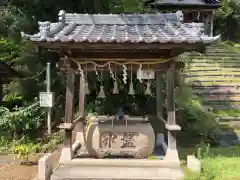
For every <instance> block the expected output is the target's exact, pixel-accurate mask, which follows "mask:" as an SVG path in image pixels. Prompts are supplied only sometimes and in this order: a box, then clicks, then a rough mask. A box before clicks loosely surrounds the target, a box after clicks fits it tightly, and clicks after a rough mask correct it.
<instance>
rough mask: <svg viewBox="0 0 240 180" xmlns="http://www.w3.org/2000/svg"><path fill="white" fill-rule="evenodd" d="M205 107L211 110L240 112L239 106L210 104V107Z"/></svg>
mask: <svg viewBox="0 0 240 180" xmlns="http://www.w3.org/2000/svg"><path fill="white" fill-rule="evenodd" d="M206 107H209V108H213V109H215V110H240V105H221V104H212V105H206Z"/></svg>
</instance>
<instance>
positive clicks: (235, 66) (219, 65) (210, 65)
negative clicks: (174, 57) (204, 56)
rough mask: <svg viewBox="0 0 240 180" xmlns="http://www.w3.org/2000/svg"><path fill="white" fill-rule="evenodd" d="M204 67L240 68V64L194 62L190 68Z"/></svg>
mask: <svg viewBox="0 0 240 180" xmlns="http://www.w3.org/2000/svg"><path fill="white" fill-rule="evenodd" d="M203 67H208V68H210V67H211V68H216V67H219V69H225V68H236V69H238V68H240V65H237V64H216V63H192V64H191V65H190V68H203Z"/></svg>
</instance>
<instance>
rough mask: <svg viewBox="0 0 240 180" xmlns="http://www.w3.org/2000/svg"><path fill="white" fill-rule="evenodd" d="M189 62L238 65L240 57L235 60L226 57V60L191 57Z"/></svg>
mask: <svg viewBox="0 0 240 180" xmlns="http://www.w3.org/2000/svg"><path fill="white" fill-rule="evenodd" d="M190 63H191V64H194V63H208V64H216V65H224V64H232V65H238V66H239V65H240V58H239V59H237V60H234V59H227V60H217V61H216V60H212V59H195V58H193V59H191V61H190Z"/></svg>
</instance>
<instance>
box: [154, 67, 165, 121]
mask: <svg viewBox="0 0 240 180" xmlns="http://www.w3.org/2000/svg"><path fill="white" fill-rule="evenodd" d="M162 80H163V79H162V74H161V72H159V71H157V72H156V108H157V109H156V110H157V117H163V104H164V97H163V89H162V86H161V82H162Z"/></svg>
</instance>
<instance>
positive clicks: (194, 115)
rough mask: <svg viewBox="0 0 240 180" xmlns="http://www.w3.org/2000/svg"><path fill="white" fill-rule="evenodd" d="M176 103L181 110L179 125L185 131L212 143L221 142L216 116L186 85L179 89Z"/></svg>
mask: <svg viewBox="0 0 240 180" xmlns="http://www.w3.org/2000/svg"><path fill="white" fill-rule="evenodd" d="M176 97H177V98H176V103H177V106H178V107H179V108H180V109H179V115H180V119H179V123H180V125H181V127H183V130H185V131H187V132H189V133H190V134H192V135H200V136H201V137H202V138H203V140H205V141H208V142H210V143H214V144H215V143H218V142H219V129H218V123H217V121H216V117H215V114H213V113H212V112H209V111H208V109H206V108H204V107H203V106H202V102H201V100H200V99H199V97H198V96H195V95H194V94H193V90H192V89H191V88H189V87H186V86H184V85H182V86H181V88H179V89H178V91H177V95H176Z"/></svg>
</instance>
